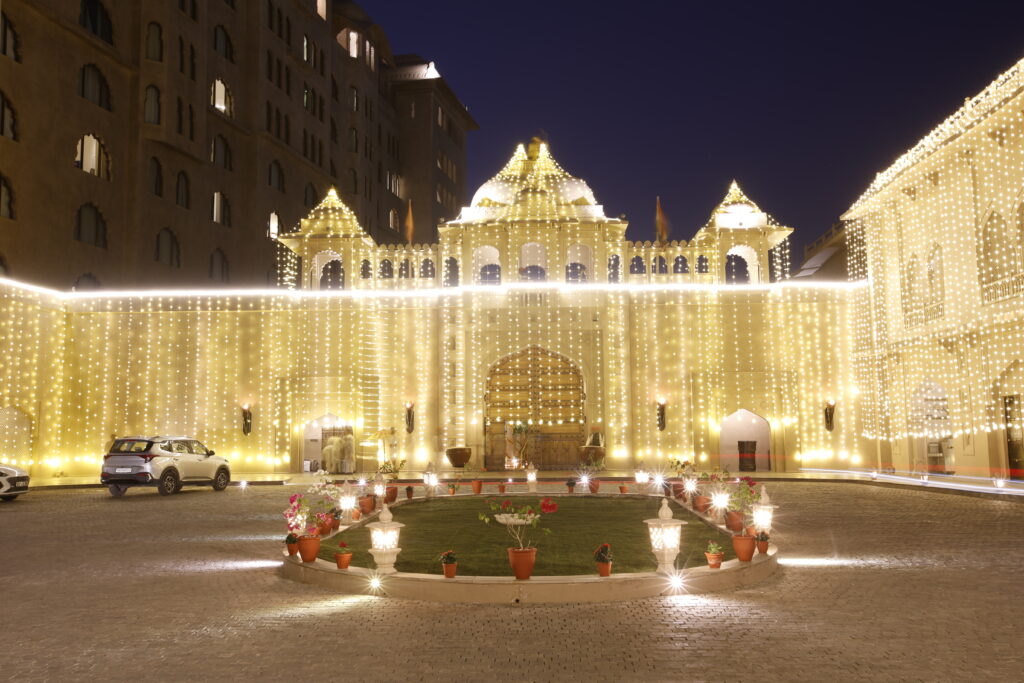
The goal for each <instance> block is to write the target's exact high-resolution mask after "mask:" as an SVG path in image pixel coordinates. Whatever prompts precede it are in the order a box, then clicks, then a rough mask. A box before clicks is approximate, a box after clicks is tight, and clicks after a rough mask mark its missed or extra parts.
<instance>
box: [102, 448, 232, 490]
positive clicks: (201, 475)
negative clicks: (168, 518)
mask: <svg viewBox="0 0 1024 683" xmlns="http://www.w3.org/2000/svg"><path fill="white" fill-rule="evenodd" d="M100 481H101V482H102V483H104V484H106V485H107V488H108V489H109V490H110V495H112V496H114V497H115V498H120V497H121V496H123V495H124V494H125V492H126V491H127V490H128V489H129V488H130V487H132V486H155V487H156V489H157V491H159V492H160V495H162V496H169V495H171V494H172V493H177V492H178V491H180V490H181V487H182V486H212V487H213V490H214V491H223V490H224V489H226V488H227V487H228V484H229V483H231V467H230V466H229V465H228V461H227V459H226V458H222V457H220V456H218V455H215V454H214V452H213V451H211V450H208V449H207V448H206V446H204V445H203V444H201V443H199V442H198V441H196V440H195V439H193V438H191V437H187V436H126V437H123V438H120V439H116V440H115V441H114V443H113V444H112V445H111V446H110V452H109V453H107V454H106V455H105V456H103V470H102V471H101V472H100Z"/></svg>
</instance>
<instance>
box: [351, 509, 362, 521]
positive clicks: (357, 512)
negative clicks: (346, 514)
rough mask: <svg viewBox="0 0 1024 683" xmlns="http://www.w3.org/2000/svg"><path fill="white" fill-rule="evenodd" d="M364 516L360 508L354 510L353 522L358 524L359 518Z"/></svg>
mask: <svg viewBox="0 0 1024 683" xmlns="http://www.w3.org/2000/svg"><path fill="white" fill-rule="evenodd" d="M362 516H363V513H362V512H360V511H359V508H352V521H353V522H357V521H359V518H360V517H362Z"/></svg>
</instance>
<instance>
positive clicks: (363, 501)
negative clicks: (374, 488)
mask: <svg viewBox="0 0 1024 683" xmlns="http://www.w3.org/2000/svg"><path fill="white" fill-rule="evenodd" d="M375 507H377V496H375V495H373V494H370V495H368V496H363V497H362V498H360V499H359V510H360V511H361V512H362V513H363V514H364V515H368V514H370V513H371V512H373V509H374V508H375Z"/></svg>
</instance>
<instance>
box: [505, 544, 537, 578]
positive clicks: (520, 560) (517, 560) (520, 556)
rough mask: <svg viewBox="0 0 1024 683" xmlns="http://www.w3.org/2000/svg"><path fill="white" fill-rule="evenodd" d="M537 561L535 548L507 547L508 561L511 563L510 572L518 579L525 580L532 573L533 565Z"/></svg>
mask: <svg viewBox="0 0 1024 683" xmlns="http://www.w3.org/2000/svg"><path fill="white" fill-rule="evenodd" d="M536 561H537V549H536V548H509V549H508V563H509V564H510V565H512V573H513V574H515V575H516V579H517V580H518V581H525V580H526V579H528V578H530V576H532V575H533V565H534V563H535V562H536Z"/></svg>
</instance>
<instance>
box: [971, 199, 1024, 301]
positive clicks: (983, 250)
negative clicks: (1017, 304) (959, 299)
mask: <svg viewBox="0 0 1024 683" xmlns="http://www.w3.org/2000/svg"><path fill="white" fill-rule="evenodd" d="M1020 270H1021V243H1020V241H1019V236H1018V234H1016V231H1014V230H1011V228H1010V225H1009V224H1008V223H1007V221H1006V220H1005V219H1004V218H1003V217H1002V216H1000V215H999V214H998V213H993V214H992V215H990V216H989V217H988V220H987V221H986V222H985V227H984V228H983V229H982V233H981V243H980V244H979V250H978V279H979V280H980V281H981V285H982V286H983V287H988V288H990V289H991V290H992V291H991V292H989V293H987V294H986V299H991V298H992V297H998V296H1000V294H999V293H998V292H997V291H996V290H998V288H993V287H992V286H993V285H996V284H997V283H1000V282H1002V281H1003V280H1006V279H1008V278H1010V277H1011V276H1012V275H1013V274H1014V273H1016V272H1019V271H1020Z"/></svg>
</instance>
